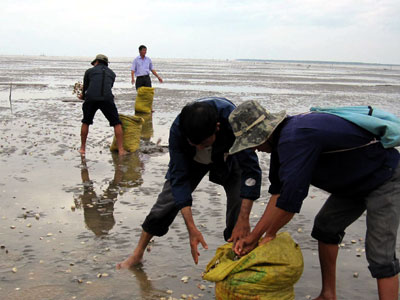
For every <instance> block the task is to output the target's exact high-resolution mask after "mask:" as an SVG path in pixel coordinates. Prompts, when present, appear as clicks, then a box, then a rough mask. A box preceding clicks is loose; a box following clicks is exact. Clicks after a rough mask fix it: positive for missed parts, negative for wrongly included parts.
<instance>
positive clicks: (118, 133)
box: [114, 124, 127, 155]
mask: <svg viewBox="0 0 400 300" xmlns="http://www.w3.org/2000/svg"><path fill="white" fill-rule="evenodd" d="M114 133H115V138H116V139H117V147H118V154H119V155H125V154H127V152H126V151H125V150H124V133H123V131H122V126H121V124H117V125H115V126H114Z"/></svg>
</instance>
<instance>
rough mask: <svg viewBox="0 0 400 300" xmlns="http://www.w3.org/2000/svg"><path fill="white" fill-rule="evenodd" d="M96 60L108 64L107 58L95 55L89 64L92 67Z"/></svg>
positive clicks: (102, 55)
mask: <svg viewBox="0 0 400 300" xmlns="http://www.w3.org/2000/svg"><path fill="white" fill-rule="evenodd" d="M96 60H101V61H104V62H105V63H106V64H108V57H107V56H105V55H104V54H97V55H96V58H95V59H93V61H92V62H91V64H92V65H94V63H95V62H96Z"/></svg>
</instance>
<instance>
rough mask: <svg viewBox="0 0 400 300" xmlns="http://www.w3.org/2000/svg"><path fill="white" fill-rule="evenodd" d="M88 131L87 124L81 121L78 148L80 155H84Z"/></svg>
mask: <svg viewBox="0 0 400 300" xmlns="http://www.w3.org/2000/svg"><path fill="white" fill-rule="evenodd" d="M88 133H89V124H85V123H82V127H81V149H79V153H80V154H81V155H85V151H86V140H87V136H88Z"/></svg>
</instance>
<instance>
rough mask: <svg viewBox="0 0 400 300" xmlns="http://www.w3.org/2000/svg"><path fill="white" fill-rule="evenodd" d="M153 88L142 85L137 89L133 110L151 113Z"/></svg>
mask: <svg viewBox="0 0 400 300" xmlns="http://www.w3.org/2000/svg"><path fill="white" fill-rule="evenodd" d="M153 98H154V88H151V87H147V86H142V87H140V88H138V90H137V96H136V100H135V112H142V113H148V114H149V113H151V111H152V108H153Z"/></svg>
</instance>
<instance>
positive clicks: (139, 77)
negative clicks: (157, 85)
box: [131, 45, 163, 89]
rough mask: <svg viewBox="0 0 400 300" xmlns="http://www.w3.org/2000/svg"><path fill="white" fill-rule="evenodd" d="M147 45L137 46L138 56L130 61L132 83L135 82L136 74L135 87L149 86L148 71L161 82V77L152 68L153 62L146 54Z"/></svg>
mask: <svg viewBox="0 0 400 300" xmlns="http://www.w3.org/2000/svg"><path fill="white" fill-rule="evenodd" d="M146 53H147V47H146V46H144V45H140V46H139V56H138V57H136V58H135V59H134V60H133V62H132V67H131V75H132V81H131V82H132V84H134V83H135V76H136V84H135V87H136V89H138V88H140V87H141V86H147V87H151V79H150V72H151V73H153V75H154V76H156V77H157V79H158V81H160V82H161V83H162V82H163V80H162V78H161V77H160V76H158V74H157V72H156V70H154V69H153V63H152V61H151V59H150V58H149V57H147V56H146Z"/></svg>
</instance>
